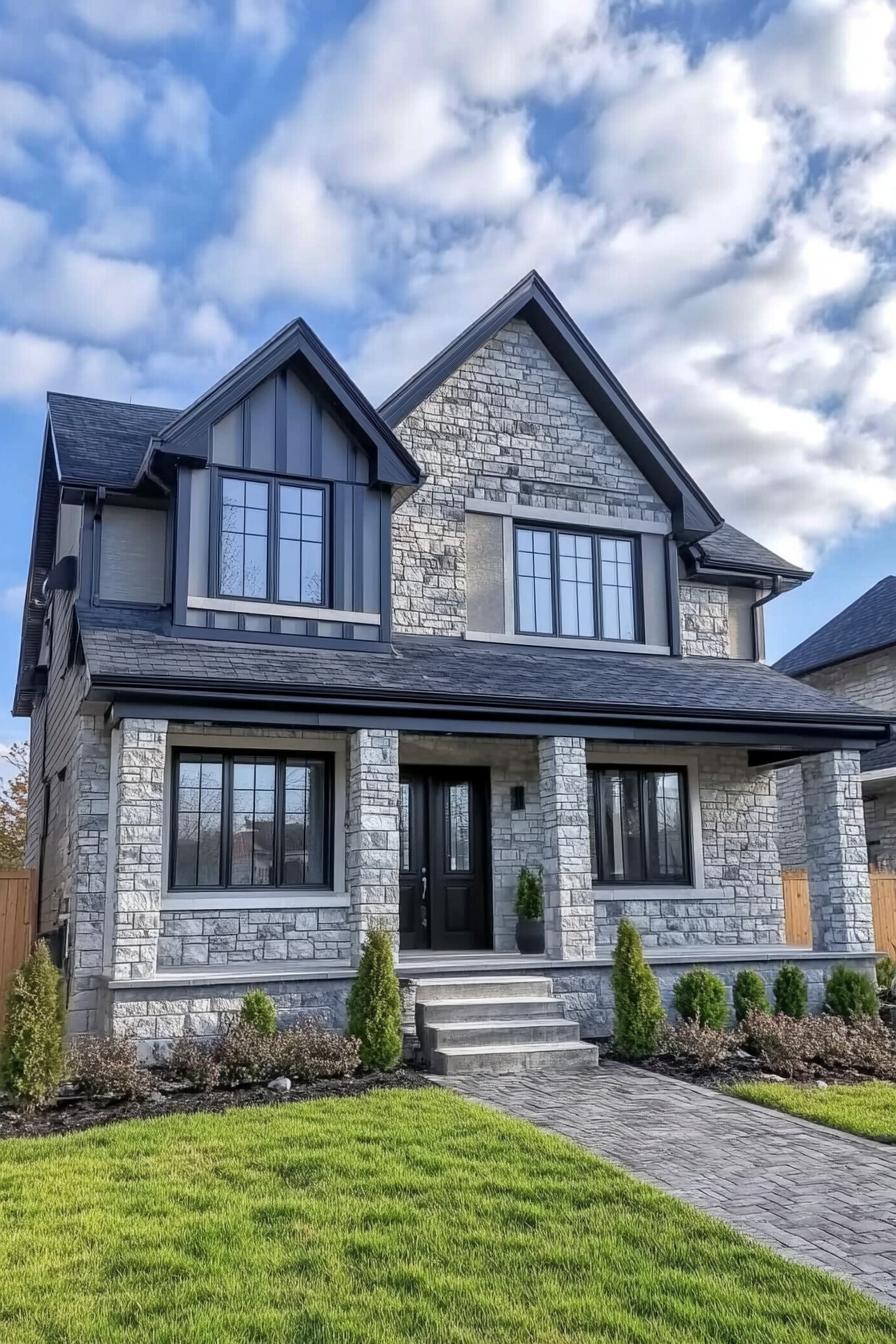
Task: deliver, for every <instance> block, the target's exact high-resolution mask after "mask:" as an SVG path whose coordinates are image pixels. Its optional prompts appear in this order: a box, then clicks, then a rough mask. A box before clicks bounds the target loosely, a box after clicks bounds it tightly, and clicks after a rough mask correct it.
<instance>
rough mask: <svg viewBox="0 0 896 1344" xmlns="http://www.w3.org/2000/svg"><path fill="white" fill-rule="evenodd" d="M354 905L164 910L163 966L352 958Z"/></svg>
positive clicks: (224, 964)
mask: <svg viewBox="0 0 896 1344" xmlns="http://www.w3.org/2000/svg"><path fill="white" fill-rule="evenodd" d="M350 942H351V939H350V935H349V927H348V907H347V906H341V907H339V906H337V907H327V906H322V907H320V908H310V909H304V908H303V909H295V910H289V909H274V910H258V909H251V908H243V909H239V910H185V911H173V910H172V911H165V910H163V911H162V929H161V934H160V937H159V959H158V964H159V966H160V967H171V966H239V965H246V964H247V963H249V964H251V963H252V962H255V961H303V960H305V959H308V960H323V961H348V956H349V949H350Z"/></svg>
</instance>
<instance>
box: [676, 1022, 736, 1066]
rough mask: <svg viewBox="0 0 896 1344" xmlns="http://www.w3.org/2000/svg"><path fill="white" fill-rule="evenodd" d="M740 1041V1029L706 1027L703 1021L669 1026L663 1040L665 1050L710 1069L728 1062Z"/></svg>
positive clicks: (684, 1061) (679, 1059) (685, 1060)
mask: <svg viewBox="0 0 896 1344" xmlns="http://www.w3.org/2000/svg"><path fill="white" fill-rule="evenodd" d="M740 1042H741V1037H740V1034H739V1033H738V1032H734V1031H724V1030H719V1028H718V1027H704V1026H703V1024H702V1023H701V1022H679V1023H677V1024H676V1025H675V1026H674V1027H673V1026H670V1027H667V1028H666V1030H665V1031H664V1032H663V1036H662V1042H661V1044H662V1049H663V1052H664V1054H667V1055H670V1056H671V1058H672V1059H674V1060H677V1061H679V1062H682V1063H688V1064H694V1065H696V1067H697V1068H698V1069H701V1070H703V1071H705V1072H708V1071H709V1070H710V1069H716V1068H718V1066H719V1065H720V1064H724V1062H725V1060H726V1059H728V1058H729V1057H730V1056H731V1054H732V1053H733V1052H734V1051H735V1050H736V1049H737V1047H738V1046H739V1045H740Z"/></svg>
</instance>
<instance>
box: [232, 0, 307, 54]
mask: <svg viewBox="0 0 896 1344" xmlns="http://www.w3.org/2000/svg"><path fill="white" fill-rule="evenodd" d="M299 8H300V6H299V5H298V4H297V3H294V0H233V27H234V31H235V32H236V35H237V37H238V38H241V39H242V40H244V41H248V42H256V43H258V44H259V45H260V46H261V47H262V48H263V49H264V50H265V51H266V52H267V53H268V54H269V55H270V56H279V55H280V54H281V53H282V52H283V51H285V49H286V48H287V47H288V46H289V44H290V42H291V41H292V38H293V35H294V32H295V26H296V19H297V16H298V10H299Z"/></svg>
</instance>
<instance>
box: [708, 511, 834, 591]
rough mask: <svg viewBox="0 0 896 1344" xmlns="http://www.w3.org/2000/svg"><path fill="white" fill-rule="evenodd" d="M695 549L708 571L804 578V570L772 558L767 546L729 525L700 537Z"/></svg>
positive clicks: (726, 524)
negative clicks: (710, 569) (742, 571)
mask: <svg viewBox="0 0 896 1344" xmlns="http://www.w3.org/2000/svg"><path fill="white" fill-rule="evenodd" d="M695 545H696V547H697V549H699V550H700V552H701V553H702V555H703V558H704V561H705V563H706V564H707V565H709V566H710V567H718V568H719V569H731V570H738V569H740V570H744V571H745V572H746V573H748V574H751V573H754V572H756V571H758V572H759V573H766V572H767V573H770V574H793V575H795V576H796V575H799V576H802V577H804V578H805V577H808V571H807V570H804V569H800V567H799V566H798V565H794V564H791V562H790V561H789V560H785V559H784V558H783V556H780V555H776V554H775V552H774V551H770V550H769V549H768V547H767V546H763V545H761V544H760V543H759V542H758V541H754V540H753V538H752V537H748V536H747V534H746V533H745V532H741V531H739V529H738V528H736V527H732V526H731V524H730V523H722V525H721V527H719V528H717V529H716V531H715V532H711V533H710V535H709V536H708V537H703V538H702V540H701V541H698V542H696V543H695Z"/></svg>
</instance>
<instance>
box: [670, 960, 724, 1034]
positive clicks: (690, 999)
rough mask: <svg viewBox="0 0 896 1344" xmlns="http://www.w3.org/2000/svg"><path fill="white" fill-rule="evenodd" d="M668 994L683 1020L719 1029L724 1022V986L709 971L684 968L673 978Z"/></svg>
mask: <svg viewBox="0 0 896 1344" xmlns="http://www.w3.org/2000/svg"><path fill="white" fill-rule="evenodd" d="M672 997H673V1000H674V1003H675V1007H676V1008H677V1009H678V1011H679V1013H680V1014H681V1016H682V1017H683V1018H684V1020H685V1021H686V1022H699V1023H700V1024H701V1025H702V1026H704V1027H715V1028H716V1029H717V1030H720V1029H721V1028H722V1027H724V1025H725V1023H726V1022H727V1021H728V1003H727V1001H726V999H725V986H724V984H723V983H722V981H721V980H720V979H719V977H718V976H717V975H713V973H712V971H706V970H700V969H697V970H693V971H686V972H685V974H684V975H683V976H681V977H680V979H678V980H677V981H676V983H675V989H674V991H673V995H672Z"/></svg>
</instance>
